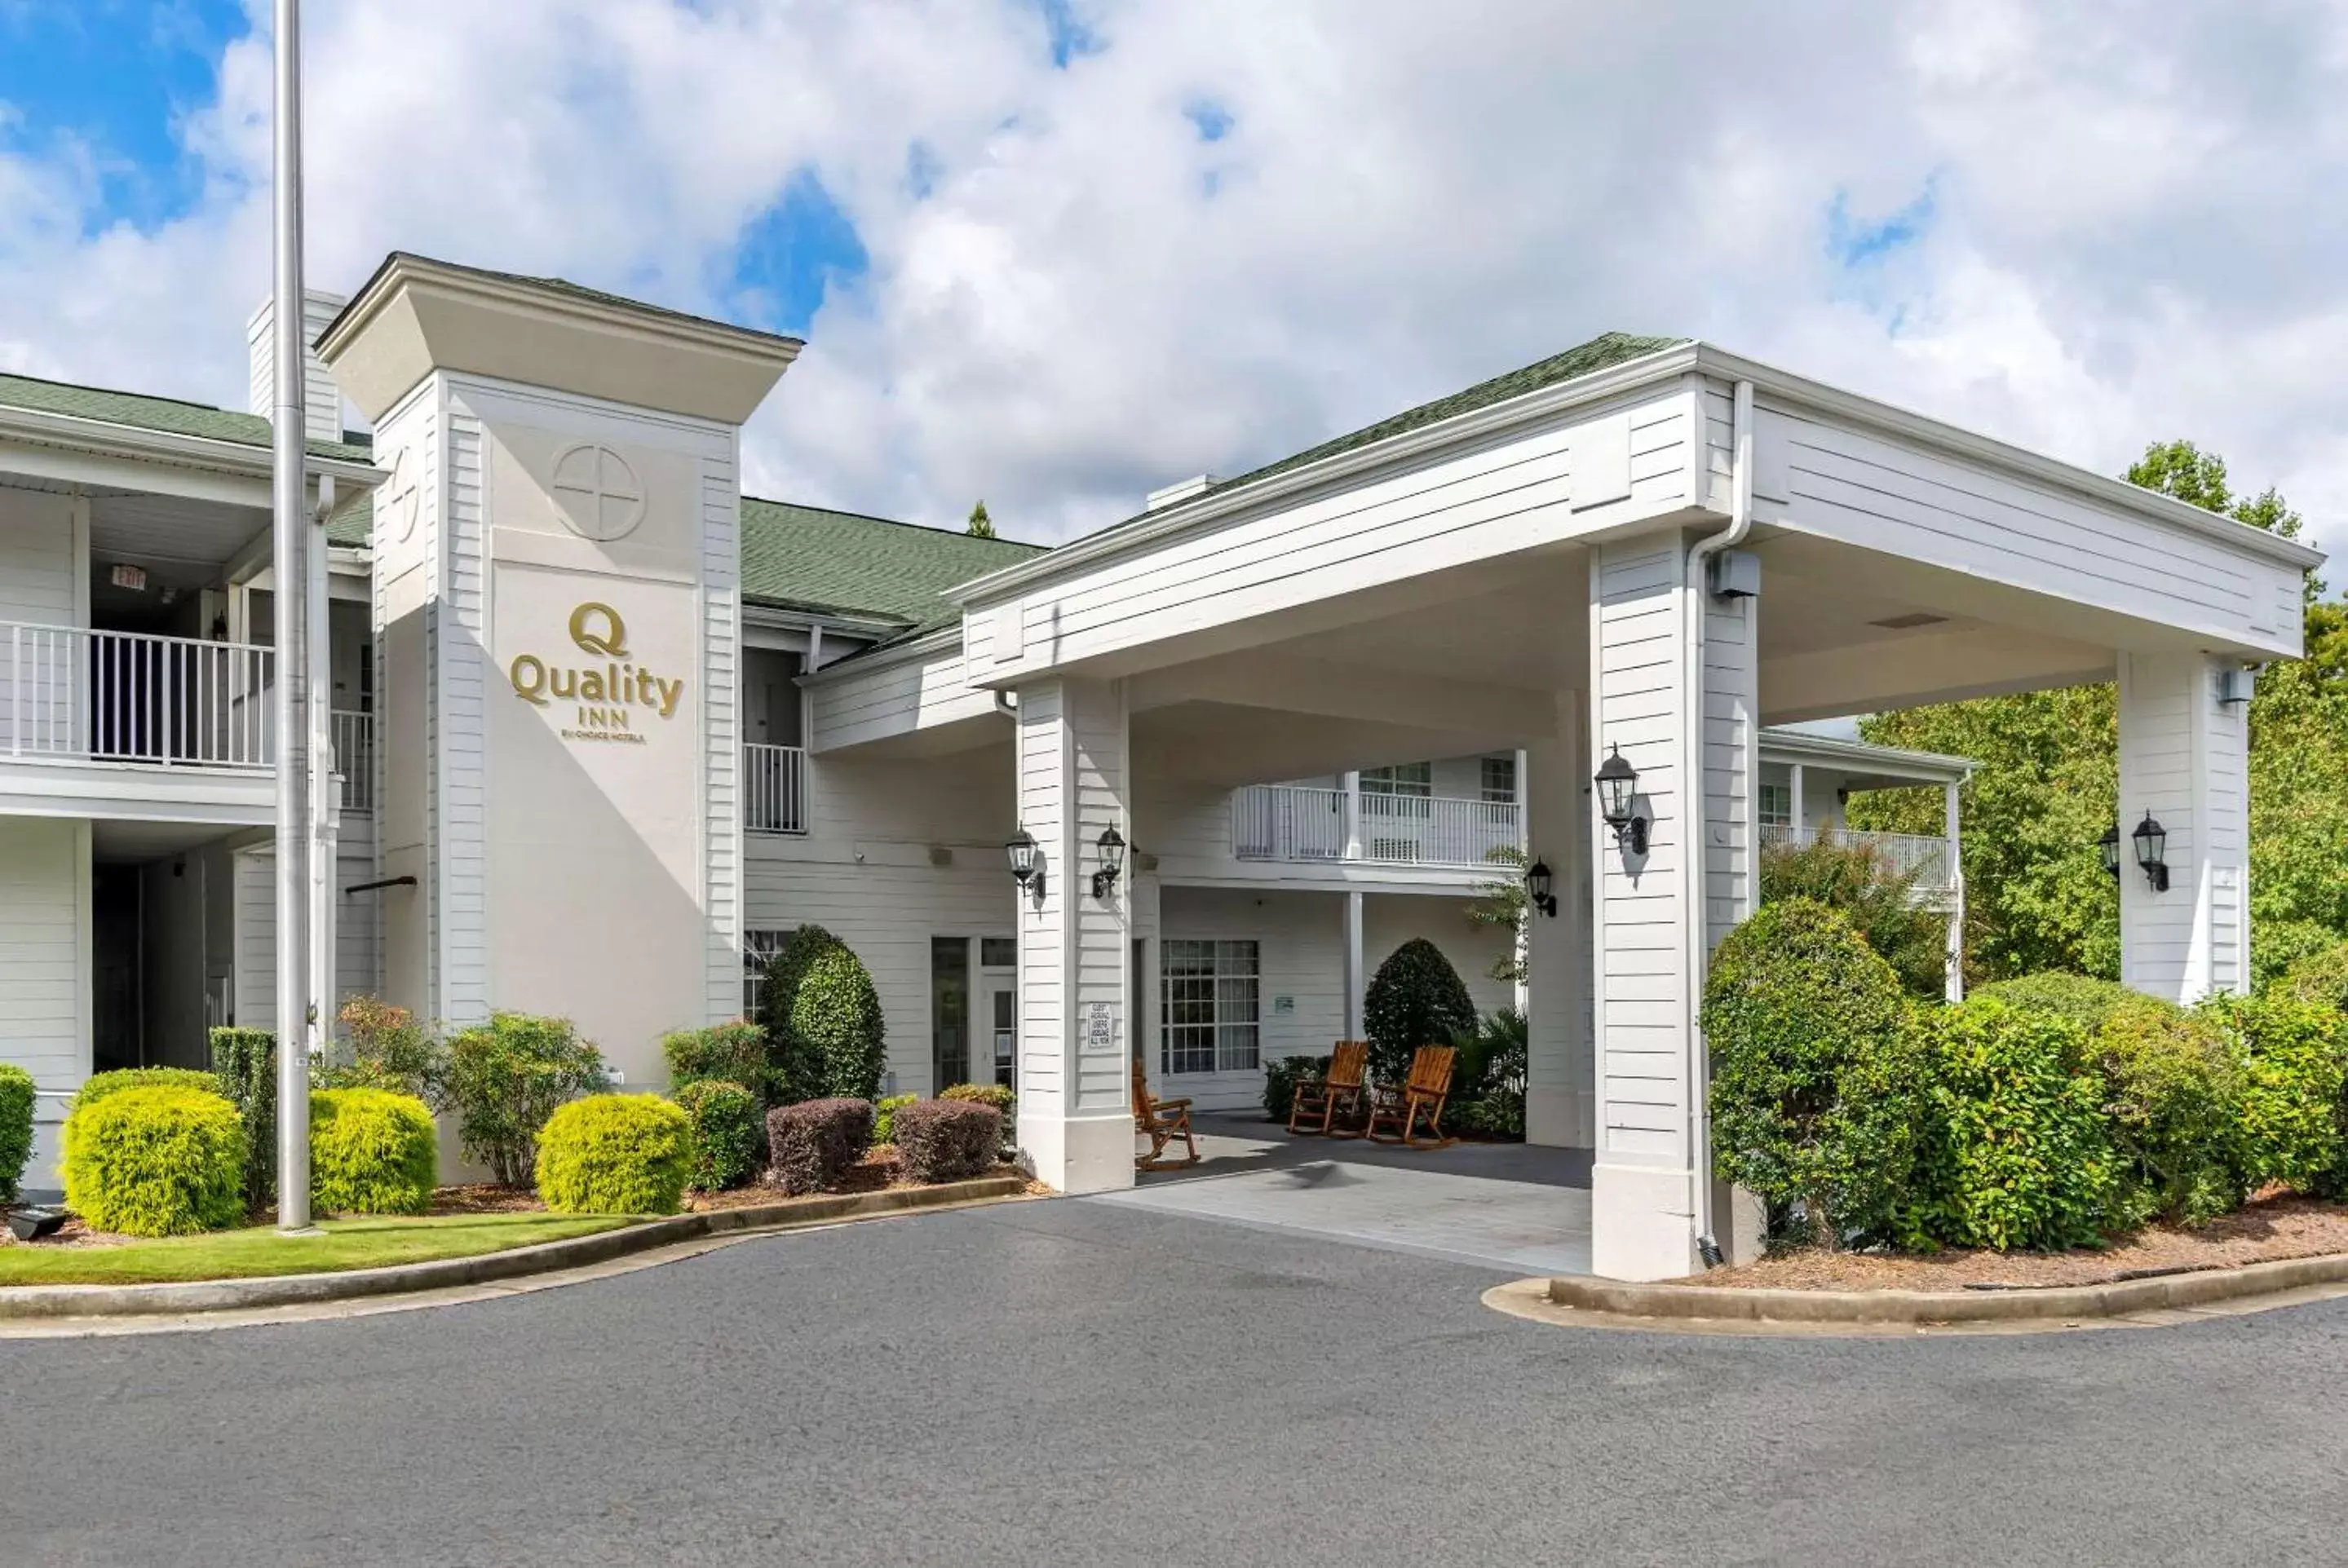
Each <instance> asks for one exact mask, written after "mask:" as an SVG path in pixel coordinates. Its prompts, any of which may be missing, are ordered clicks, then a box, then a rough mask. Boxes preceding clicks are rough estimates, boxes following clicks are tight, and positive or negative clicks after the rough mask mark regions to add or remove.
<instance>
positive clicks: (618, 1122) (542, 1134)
mask: <svg viewBox="0 0 2348 1568" xmlns="http://www.w3.org/2000/svg"><path fill="white" fill-rule="evenodd" d="M693 1153H694V1150H693V1121H692V1118H690V1117H689V1116H687V1115H686V1114H685V1112H684V1111H683V1110H681V1109H680V1108H678V1107H677V1106H676V1105H675V1104H673V1103H671V1102H668V1101H666V1100H664V1099H662V1098H661V1097H660V1096H659V1095H657V1094H591V1095H589V1096H588V1097H587V1098H586V1099H584V1100H572V1101H570V1102H566V1103H564V1104H562V1105H560V1106H557V1107H556V1108H555V1110H554V1111H553V1112H552V1113H551V1115H549V1116H548V1117H547V1119H546V1122H545V1125H543V1126H541V1128H540V1129H539V1130H538V1160H537V1173H538V1195H539V1196H540V1197H541V1198H543V1199H545V1200H546V1206H547V1207H548V1208H549V1209H551V1210H552V1211H553V1212H554V1213H556V1214H675V1213H676V1211H677V1209H678V1207H679V1206H680V1205H681V1204H683V1202H684V1199H685V1181H686V1179H687V1177H688V1176H689V1175H690V1173H691V1171H692V1166H693Z"/></svg>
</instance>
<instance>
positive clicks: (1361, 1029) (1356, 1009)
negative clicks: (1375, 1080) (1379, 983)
mask: <svg viewBox="0 0 2348 1568" xmlns="http://www.w3.org/2000/svg"><path fill="white" fill-rule="evenodd" d="M1343 902H1344V918H1345V931H1344V939H1345V1038H1346V1039H1347V1040H1363V1039H1366V1038H1367V1031H1368V1027H1369V1026H1368V1025H1367V1024H1366V1023H1365V1021H1364V1019H1363V1011H1362V1007H1363V1002H1364V999H1365V996H1366V994H1367V990H1368V987H1369V977H1368V976H1366V975H1365V974H1364V973H1363V972H1362V971H1363V961H1362V895H1361V894H1359V893H1355V892H1352V891H1348V892H1347V893H1346V894H1345V895H1344V900H1343Z"/></svg>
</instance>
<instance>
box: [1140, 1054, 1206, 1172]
mask: <svg viewBox="0 0 2348 1568" xmlns="http://www.w3.org/2000/svg"><path fill="white" fill-rule="evenodd" d="M1133 1130H1134V1131H1135V1132H1138V1133H1139V1134H1140V1135H1141V1136H1142V1137H1144V1138H1147V1139H1148V1140H1149V1153H1147V1154H1136V1155H1135V1156H1134V1157H1133V1168H1134V1169H1135V1170H1137V1171H1156V1170H1161V1169H1172V1170H1179V1169H1181V1168H1182V1167H1183V1166H1185V1165H1195V1164H1197V1163H1199V1144H1198V1141H1197V1140H1196V1139H1194V1138H1192V1137H1191V1136H1190V1102H1189V1101H1188V1100H1159V1099H1158V1098H1156V1097H1155V1096H1154V1095H1152V1094H1151V1093H1150V1092H1149V1079H1148V1074H1147V1073H1146V1071H1144V1070H1143V1068H1142V1065H1141V1058H1139V1057H1138V1056H1137V1057H1135V1058H1134V1059H1133ZM1177 1138H1179V1139H1181V1140H1182V1146H1183V1147H1184V1148H1186V1149H1188V1150H1189V1151H1190V1154H1189V1158H1188V1159H1184V1160H1177V1161H1175V1162H1173V1163H1171V1164H1170V1165H1162V1164H1161V1163H1159V1157H1160V1156H1161V1155H1163V1154H1164V1153H1166V1145H1167V1144H1169V1143H1172V1142H1173V1141H1174V1140H1175V1139H1177Z"/></svg>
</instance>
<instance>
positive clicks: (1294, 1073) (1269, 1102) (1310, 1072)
mask: <svg viewBox="0 0 2348 1568" xmlns="http://www.w3.org/2000/svg"><path fill="white" fill-rule="evenodd" d="M1327 1071H1329V1059H1328V1058H1327V1057H1325V1056H1283V1057H1282V1058H1281V1059H1280V1060H1279V1061H1267V1062H1265V1063H1264V1064H1263V1113H1264V1115H1265V1116H1266V1117H1268V1118H1269V1119H1271V1120H1272V1121H1274V1122H1280V1123H1281V1124H1282V1126H1285V1125H1287V1122H1288V1117H1289V1113H1290V1112H1292V1111H1294V1110H1295V1109H1296V1086H1297V1085H1298V1084H1299V1083H1302V1082H1303V1081H1305V1080H1307V1079H1312V1078H1319V1077H1320V1076H1321V1075H1322V1074H1323V1073H1325V1072H1327Z"/></svg>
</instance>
